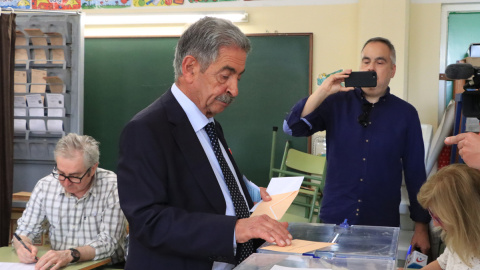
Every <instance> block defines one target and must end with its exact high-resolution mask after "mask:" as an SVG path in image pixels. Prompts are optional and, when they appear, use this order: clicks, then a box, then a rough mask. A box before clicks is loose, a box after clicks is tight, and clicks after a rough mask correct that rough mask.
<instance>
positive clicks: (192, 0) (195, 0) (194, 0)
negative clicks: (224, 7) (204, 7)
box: [188, 0, 239, 3]
mask: <svg viewBox="0 0 480 270" xmlns="http://www.w3.org/2000/svg"><path fill="white" fill-rule="evenodd" d="M188 1H189V2H190V3H211V2H227V1H239V0H188Z"/></svg>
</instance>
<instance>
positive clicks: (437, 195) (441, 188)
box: [417, 164, 480, 267]
mask: <svg viewBox="0 0 480 270" xmlns="http://www.w3.org/2000/svg"><path fill="white" fill-rule="evenodd" d="M417 198H418V202H419V203H420V204H421V205H422V206H423V207H424V208H426V209H430V210H431V211H432V212H433V214H435V215H436V216H437V217H438V218H439V219H440V220H441V223H442V229H441V230H442V232H441V237H442V239H443V241H444V242H445V244H446V245H447V247H448V248H449V249H450V250H452V251H454V252H455V253H456V254H457V255H458V256H459V257H460V259H461V260H462V261H463V262H464V263H465V264H466V265H468V266H470V267H472V265H471V260H470V259H471V258H472V257H477V258H480V215H479V211H480V171H478V170H476V169H473V168H470V167H468V166H467V165H465V164H453V165H449V166H447V167H444V168H442V169H441V170H439V171H438V172H437V173H436V174H434V175H433V176H431V177H430V178H429V179H428V181H427V182H425V184H423V186H422V188H421V189H420V191H419V193H418V195H417Z"/></svg>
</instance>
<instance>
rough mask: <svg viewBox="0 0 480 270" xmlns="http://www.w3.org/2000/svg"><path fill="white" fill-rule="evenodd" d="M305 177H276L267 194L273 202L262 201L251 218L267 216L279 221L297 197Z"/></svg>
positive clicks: (254, 208)
mask: <svg viewBox="0 0 480 270" xmlns="http://www.w3.org/2000/svg"><path fill="white" fill-rule="evenodd" d="M302 182H303V177H301V176H300V177H276V178H272V180H270V183H269V184H268V187H267V192H268V194H270V197H271V198H272V200H271V201H268V202H265V201H260V202H259V203H257V204H256V205H255V206H254V207H253V208H252V210H250V211H253V213H252V215H251V216H259V215H263V214H266V215H268V216H269V217H271V218H273V219H276V220H279V219H281V218H282V217H283V215H284V214H285V212H287V209H288V208H289V207H290V205H291V204H292V202H293V200H294V199H295V197H297V194H298V190H299V189H300V186H301V185H302Z"/></svg>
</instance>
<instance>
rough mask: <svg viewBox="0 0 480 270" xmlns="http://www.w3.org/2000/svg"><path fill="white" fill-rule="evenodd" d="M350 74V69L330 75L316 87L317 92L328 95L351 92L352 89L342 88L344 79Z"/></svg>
mask: <svg viewBox="0 0 480 270" xmlns="http://www.w3.org/2000/svg"><path fill="white" fill-rule="evenodd" d="M350 73H352V70H351V69H346V70H344V71H342V72H339V73H336V74H332V75H330V76H329V77H328V78H326V79H325V80H324V81H323V82H322V84H321V85H320V86H319V87H318V90H323V91H325V92H326V93H328V95H331V94H335V93H337V92H339V91H350V90H353V89H354V87H344V86H343V85H342V83H343V82H344V81H345V78H348V77H349V76H350Z"/></svg>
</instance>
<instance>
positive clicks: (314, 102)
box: [300, 69, 354, 117]
mask: <svg viewBox="0 0 480 270" xmlns="http://www.w3.org/2000/svg"><path fill="white" fill-rule="evenodd" d="M350 73H352V70H351V69H346V70H344V71H342V72H340V73H336V74H332V75H330V76H329V77H328V78H326V79H325V80H324V81H323V82H322V84H321V85H320V86H319V87H318V89H317V90H316V91H315V92H313V94H312V95H310V97H309V98H308V99H307V102H306V103H305V106H304V107H303V110H302V114H301V115H300V117H305V116H306V115H309V114H310V113H312V112H313V111H314V110H315V109H316V108H318V106H320V104H322V102H323V101H324V100H325V99H326V98H327V97H328V96H330V95H332V94H335V93H337V92H339V91H350V90H353V89H354V87H343V86H342V82H344V81H345V78H348V77H349V76H350Z"/></svg>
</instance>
